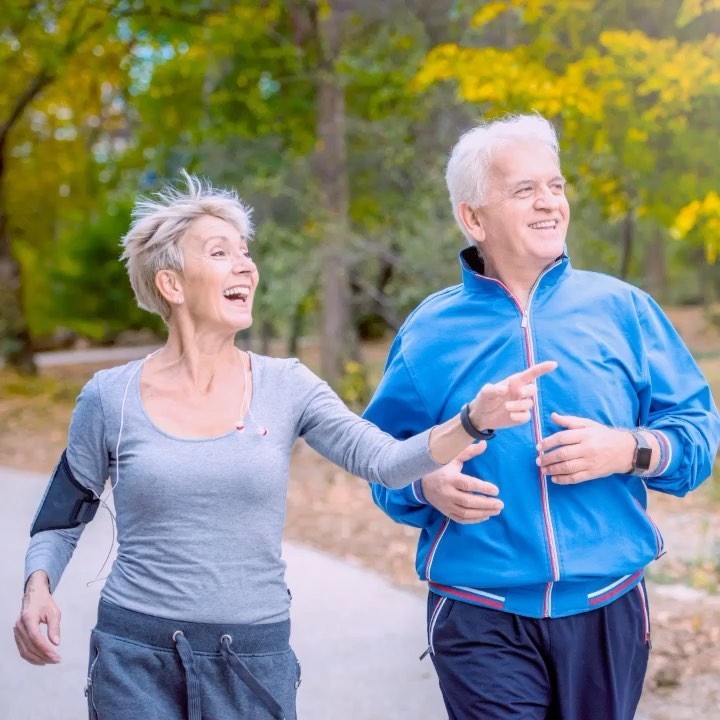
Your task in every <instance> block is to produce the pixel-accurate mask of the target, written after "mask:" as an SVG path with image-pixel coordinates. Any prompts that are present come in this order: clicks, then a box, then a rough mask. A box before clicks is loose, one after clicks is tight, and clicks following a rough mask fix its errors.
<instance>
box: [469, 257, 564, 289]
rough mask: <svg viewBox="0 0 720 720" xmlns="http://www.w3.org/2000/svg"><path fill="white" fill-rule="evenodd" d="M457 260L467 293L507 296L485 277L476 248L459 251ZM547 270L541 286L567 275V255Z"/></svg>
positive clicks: (559, 258) (495, 281) (554, 261)
mask: <svg viewBox="0 0 720 720" xmlns="http://www.w3.org/2000/svg"><path fill="white" fill-rule="evenodd" d="M459 260H460V268H461V269H462V282H463V287H464V288H465V290H466V291H467V292H471V293H488V294H496V293H500V294H504V295H507V294H508V290H507V289H506V288H505V286H504V285H503V284H502V283H501V282H500V281H499V280H495V279H493V278H489V277H487V276H486V275H485V262H484V260H483V259H482V256H481V255H480V254H479V253H478V249H477V247H476V246H474V245H473V246H472V247H467V248H465V249H464V250H461V251H460V255H459ZM548 268H550V269H549V270H545V271H544V273H543V275H542V278H541V282H542V285H543V286H547V285H551V286H553V285H556V284H557V283H559V282H561V280H562V279H564V276H565V275H567V273H569V271H570V269H571V266H570V259H569V258H568V256H567V254H566V253H565V252H563V254H562V255H560V257H558V258H556V259H555V260H553V262H552V263H550V265H548Z"/></svg>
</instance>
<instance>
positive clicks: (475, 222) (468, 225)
mask: <svg viewBox="0 0 720 720" xmlns="http://www.w3.org/2000/svg"><path fill="white" fill-rule="evenodd" d="M457 214H458V219H459V220H460V222H461V223H462V225H463V227H464V228H465V232H466V233H467V234H468V235H469V236H470V237H471V238H472V239H473V240H475V242H478V243H481V242H483V240H485V237H486V234H485V227H484V226H483V223H482V218H481V217H480V213H479V212H478V210H477V209H476V208H472V207H470V205H468V204H467V203H466V202H461V203H460V204H459V205H458V208H457Z"/></svg>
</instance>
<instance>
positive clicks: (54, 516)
mask: <svg viewBox="0 0 720 720" xmlns="http://www.w3.org/2000/svg"><path fill="white" fill-rule="evenodd" d="M99 506H100V499H99V498H98V497H96V495H95V493H93V491H92V490H90V489H89V488H86V487H85V486H84V485H81V484H80V483H79V482H78V481H77V480H76V479H75V478H74V477H73V474H72V471H71V470H70V465H69V464H68V461H67V450H63V454H62V455H61V456H60V460H59V462H58V464H57V466H56V467H55V472H54V473H53V476H52V477H51V478H50V482H49V483H48V486H47V490H45V494H44V495H43V499H42V500H41V501H40V507H39V508H38V511H37V513H36V514H35V519H34V520H33V523H32V527H31V528H30V537H32V536H33V535H35V533H39V532H42V531H43V530H67V529H69V528H74V527H77V526H78V525H81V524H82V523H88V522H90V521H91V520H92V519H93V518H94V517H95V513H96V512H97V509H98V507H99Z"/></svg>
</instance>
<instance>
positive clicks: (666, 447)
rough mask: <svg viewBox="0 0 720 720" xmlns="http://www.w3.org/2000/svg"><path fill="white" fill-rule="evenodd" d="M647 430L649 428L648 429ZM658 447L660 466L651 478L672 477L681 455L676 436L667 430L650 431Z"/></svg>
mask: <svg viewBox="0 0 720 720" xmlns="http://www.w3.org/2000/svg"><path fill="white" fill-rule="evenodd" d="M648 429H649V428H648ZM649 431H650V432H651V433H652V434H653V435H654V436H655V439H656V440H657V441H658V444H659V445H660V464H659V465H658V467H657V470H655V471H653V473H652V476H651V477H661V476H663V475H672V474H673V473H674V472H675V471H676V470H677V469H678V467H679V466H680V462H681V460H682V453H681V448H680V441H679V439H678V437H677V435H676V434H675V433H674V432H672V431H669V430H650V429H649Z"/></svg>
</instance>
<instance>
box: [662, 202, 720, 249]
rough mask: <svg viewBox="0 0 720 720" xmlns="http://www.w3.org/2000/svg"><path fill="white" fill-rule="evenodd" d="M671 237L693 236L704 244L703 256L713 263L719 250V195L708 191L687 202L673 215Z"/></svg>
mask: <svg viewBox="0 0 720 720" xmlns="http://www.w3.org/2000/svg"><path fill="white" fill-rule="evenodd" d="M671 233H672V235H673V237H675V238H677V239H684V238H687V237H690V236H695V237H696V238H697V239H698V240H700V241H702V242H703V244H704V245H705V257H706V258H707V261H708V262H709V263H714V262H716V260H717V257H718V250H720V195H718V193H716V192H714V191H712V190H711V191H710V192H709V193H708V194H707V195H706V196H705V197H704V198H703V199H702V200H693V201H692V202H691V203H688V204H687V205H686V206H685V207H684V208H682V209H681V210H680V212H679V213H678V214H677V216H676V217H675V221H674V222H673V226H672V229H671Z"/></svg>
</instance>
